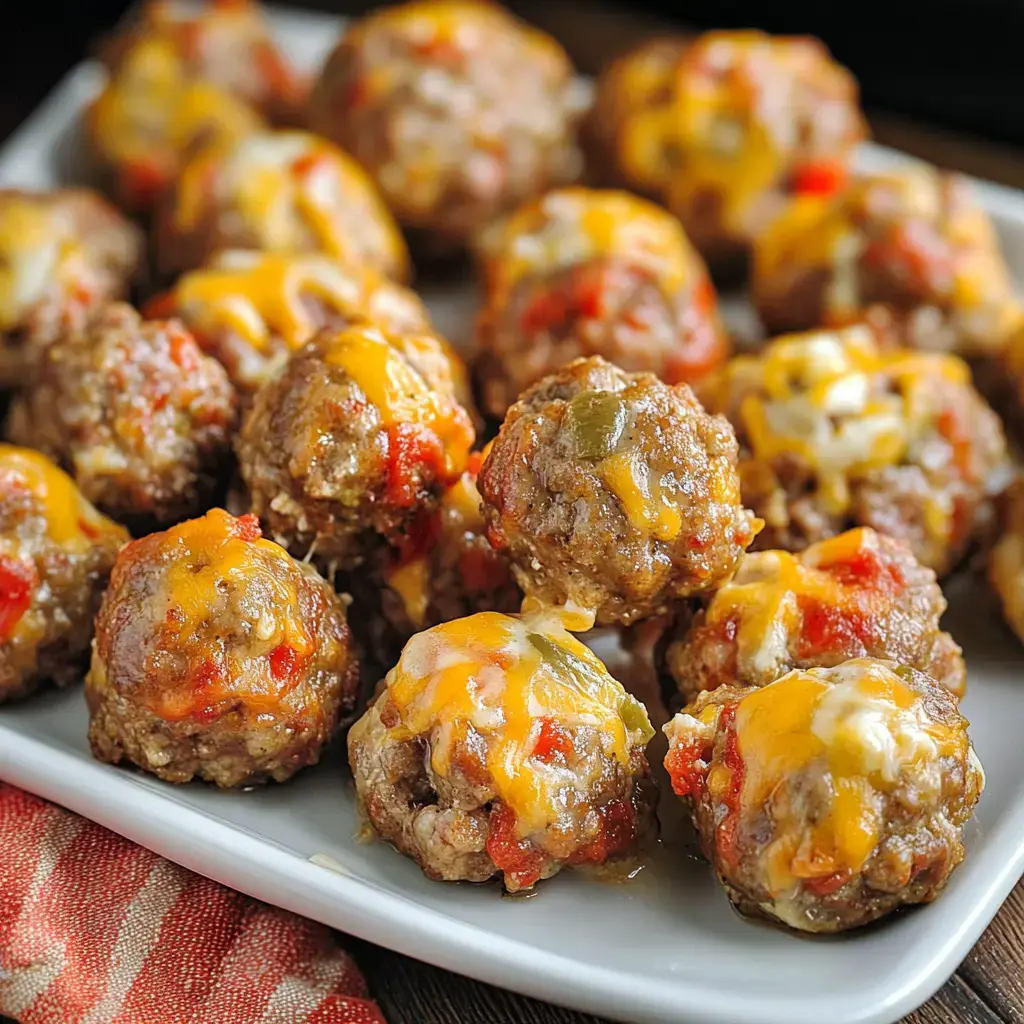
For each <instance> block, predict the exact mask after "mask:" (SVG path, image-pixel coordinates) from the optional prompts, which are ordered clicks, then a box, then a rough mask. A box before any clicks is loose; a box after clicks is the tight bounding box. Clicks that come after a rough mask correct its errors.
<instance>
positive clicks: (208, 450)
mask: <svg viewBox="0 0 1024 1024" xmlns="http://www.w3.org/2000/svg"><path fill="white" fill-rule="evenodd" d="M235 419H236V412H235V400H234V394H233V392H232V389H231V383H230V381H229V380H228V378H227V374H226V373H225V372H224V369H223V368H222V367H221V366H220V364H219V363H217V361H216V360H214V359H211V358H210V357H209V356H206V355H203V353H202V351H201V350H200V348H199V347H198V346H197V345H196V343H195V341H194V339H193V338H192V336H191V335H190V334H189V333H188V331H186V330H185V329H184V328H183V327H182V326H181V324H180V323H178V322H177V321H176V320H143V319H142V318H141V317H140V316H139V314H138V313H136V312H135V310H134V309H132V308H131V306H127V305H125V304H124V303H114V304H112V305H110V306H108V307H106V308H105V309H104V310H102V311H101V312H100V313H98V314H97V315H96V317H95V318H94V319H93V321H92V322H91V323H90V324H89V326H88V328H87V329H85V330H84V331H83V332H82V333H81V334H78V335H68V336H66V337H64V338H62V339H61V340H60V341H57V342H55V343H54V344H53V345H51V346H50V348H49V349H48V350H47V351H46V354H45V356H44V358H43V359H42V361H41V363H40V366H39V370H38V373H37V374H36V378H35V380H34V381H33V382H32V384H31V386H30V387H28V388H27V389H26V390H25V391H24V392H23V393H22V394H21V395H19V396H18V397H17V398H16V399H15V401H14V404H13V406H12V408H11V413H10V419H9V422H8V430H7V432H8V436H9V437H10V438H11V439H12V440H14V441H17V442H18V443H21V444H31V445H32V446H33V447H35V448H39V449H40V450H41V451H44V452H45V453H46V454H47V455H49V456H50V457H51V458H53V459H54V461H56V462H59V463H61V464H62V465H63V466H64V467H65V468H66V469H67V470H68V471H69V472H70V473H71V474H72V475H73V476H74V477H75V480H76V481H77V483H78V486H79V487H81V488H82V492H83V493H84V494H85V496H86V497H87V498H88V499H89V500H90V501H93V502H95V503H96V504H97V505H99V506H100V507H101V508H102V509H104V511H106V512H109V513H110V514H111V515H112V516H115V517H116V518H118V519H119V520H123V521H125V522H132V523H137V524H143V525H150V524H152V523H153V522H156V523H168V522H174V521H176V520H178V519H182V518H184V517H185V516H188V515H194V514H196V513H198V512H202V511H204V510H205V508H206V507H207V506H206V503H207V501H208V500H209V499H210V498H211V496H212V495H213V493H214V491H215V489H216V487H217V485H218V483H219V482H220V477H221V476H222V474H223V471H224V470H225V469H226V468H227V466H228V465H229V464H230V457H231V433H232V430H233V428H234V425H235Z"/></svg>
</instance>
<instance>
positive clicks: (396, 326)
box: [147, 249, 468, 401]
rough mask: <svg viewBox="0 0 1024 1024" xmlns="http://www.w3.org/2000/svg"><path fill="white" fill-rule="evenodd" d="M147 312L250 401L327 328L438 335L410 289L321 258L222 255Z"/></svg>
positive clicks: (373, 273) (184, 279)
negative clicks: (185, 334) (375, 327)
mask: <svg viewBox="0 0 1024 1024" xmlns="http://www.w3.org/2000/svg"><path fill="white" fill-rule="evenodd" d="M147 312H149V313H151V314H155V315H160V316H176V317H178V318H180V319H181V320H182V321H183V322H184V324H185V325H186V326H187V327H188V329H189V330H190V331H192V332H193V333H194V334H195V336H196V340H197V341H198V342H199V344H200V345H201V346H202V347H203V349H205V350H206V351H207V352H208V353H210V355H212V356H215V357H216V358H217V359H218V360H219V361H220V362H221V364H222V365H223V366H224V368H225V369H226V370H227V372H228V376H229V377H230V378H231V382H232V383H233V384H234V385H235V388H236V389H237V390H238V392H239V394H240V395H241V396H242V397H243V398H244V399H245V400H246V401H248V400H249V399H251V397H252V396H253V395H254V394H255V393H256V391H257V390H258V389H259V387H260V386H261V385H262V384H265V383H266V382H267V381H268V380H269V379H270V378H271V377H273V376H274V375H275V374H276V373H277V372H278V371H279V370H280V369H281V367H282V366H283V365H284V363H285V362H286V361H287V359H288V356H289V354H290V353H292V352H295V351H297V350H298V349H300V348H302V346H303V345H305V344H306V343H307V342H308V341H310V339H311V338H312V337H313V336H314V335H315V334H316V333H317V331H319V330H320V329H322V328H324V327H333V328H340V327H344V326H345V325H346V324H350V323H353V322H355V321H358V320H363V319H365V320H371V321H373V322H374V323H377V324H379V325H380V326H381V327H383V328H384V329H385V330H389V331H397V332H399V333H401V332H405V331H409V332H418V333H425V332H428V331H429V330H430V319H429V317H428V315H427V311H426V309H425V308H424V306H423V303H422V302H421V301H420V300H419V298H418V297H417V296H416V295H415V294H414V293H413V292H411V291H409V289H407V288H403V287H402V286H401V285H399V284H395V283H394V282H393V281H391V280H389V279H388V278H386V277H383V276H382V275H381V274H379V273H377V272H376V271H372V270H367V269H363V268H360V267H358V266H355V265H348V264H344V263H341V262H340V261H338V260H336V259H333V258H332V257H330V256H323V255H320V254H318V253H312V254H302V253H262V252H254V251H252V250H242V249H236V250H230V251H225V252H221V253H218V254H217V255H216V256H214V257H213V259H212V260H211V261H210V262H209V263H207V264H206V265H205V266H204V267H201V268H200V269H198V270H194V271H192V272H191V273H189V274H185V276H184V277H182V278H181V279H180V280H179V281H178V283H177V284H176V285H175V286H174V287H173V288H172V289H171V290H170V291H169V292H167V293H165V294H164V295H161V296H159V297H157V298H156V299H154V300H153V301H152V302H151V303H150V305H149V306H148V307H147ZM467 390H468V388H467Z"/></svg>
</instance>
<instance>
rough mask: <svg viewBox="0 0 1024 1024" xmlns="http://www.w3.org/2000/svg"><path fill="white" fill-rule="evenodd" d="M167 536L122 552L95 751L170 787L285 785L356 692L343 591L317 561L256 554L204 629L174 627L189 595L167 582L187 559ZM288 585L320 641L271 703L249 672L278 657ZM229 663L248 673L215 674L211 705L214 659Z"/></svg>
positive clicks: (91, 700) (98, 677)
mask: <svg viewBox="0 0 1024 1024" xmlns="http://www.w3.org/2000/svg"><path fill="white" fill-rule="evenodd" d="M166 537H167V535H166V534H151V535H150V536H149V537H146V538H144V539H142V540H140V541H136V542H134V543H133V544H131V545H129V547H127V548H126V549H125V550H124V552H123V553H122V555H121V558H120V559H119V560H118V563H117V565H116V567H115V569H114V573H113V576H112V578H111V583H110V589H109V590H108V591H107V593H106V595H105V597H104V600H103V605H102V608H101V610H100V614H99V616H98V618H97V620H96V643H95V645H94V650H93V659H92V667H91V669H90V671H89V675H88V677H87V679H86V699H87V702H88V705H89V713H90V723H89V740H90V743H91V744H92V750H93V754H94V755H95V756H96V757H97V758H99V759H100V760H102V761H108V762H110V763H112V764H117V763H120V762H122V761H128V762H131V763H133V764H135V765H137V766H138V767H140V768H143V769H145V770H146V771H150V772H152V773H153V774H155V775H157V776H158V777H159V778H161V779H163V780H164V781H166V782H188V781H189V780H190V779H192V778H194V777H195V778H200V779H205V780H207V781H210V782H214V783H216V784H217V785H218V786H222V787H234V786H244V785H251V784H254V783H259V782H265V781H267V780H269V779H273V780H275V781H277V782H284V781H285V780H286V779H288V778H290V777H291V776H292V775H293V774H295V772H297V771H298V770H299V769H301V768H303V767H305V766H306V765H311V764H316V763H317V761H318V760H319V759H320V756H321V754H322V752H323V749H324V747H325V746H326V745H327V744H328V743H329V742H330V740H331V738H332V737H333V736H334V734H335V732H336V731H337V729H338V726H339V725H340V724H341V723H343V722H344V721H345V719H346V718H347V717H348V715H349V713H350V712H351V710H352V708H353V707H354V705H355V700H356V691H357V688H358V666H357V662H356V658H355V655H354V650H353V644H352V639H351V635H350V631H349V627H348V625H347V624H346V616H345V607H344V604H343V602H342V600H341V598H339V597H338V595H336V594H335V592H334V590H333V588H331V586H330V585H329V584H328V583H327V582H326V581H325V580H324V579H322V578H321V577H320V576H319V575H317V573H316V572H315V571H314V570H313V569H312V568H310V567H309V566H307V565H303V564H302V563H299V562H295V561H294V560H292V559H290V558H287V557H285V558H280V557H269V556H267V555H265V554H264V553H263V552H253V553H252V554H251V555H250V556H247V557H246V559H245V561H244V563H243V564H242V565H241V566H240V567H238V568H237V569H236V570H234V571H232V573H231V574H230V577H223V578H222V579H221V580H220V581H219V582H218V584H217V592H218V598H217V601H216V604H215V605H214V606H212V607H210V608H209V609H208V614H207V617H206V618H205V619H204V620H203V621H202V623H201V624H200V625H199V627H198V628H197V629H195V630H193V631H192V632H190V633H185V632H179V633H174V632H172V631H171V630H169V629H168V625H167V624H168V623H171V622H173V621H175V616H176V614H177V613H176V612H175V608H176V607H177V604H176V602H177V601H178V600H179V597H178V595H176V594H174V593H173V592H172V591H171V590H170V588H169V584H168V577H169V575H170V574H171V573H172V572H173V570H174V567H175V565H176V563H177V561H178V560H179V559H180V558H181V557H183V556H182V554H181V552H180V549H179V548H178V547H177V546H176V545H175V544H174V543H173V542H168V541H167V539H166ZM192 568H193V570H195V571H198V569H199V568H200V566H199V565H198V564H197V565H196V566H193V567H192ZM282 591H284V592H286V593H287V594H288V595H289V596H290V597H292V596H294V600H295V606H296V608H297V615H298V617H299V619H300V622H301V625H302V627H303V629H304V630H305V631H306V632H307V633H308V635H309V637H310V640H311V648H310V651H309V653H308V655H307V656H305V657H302V658H300V659H299V660H298V661H297V662H296V663H291V662H287V663H286V669H287V671H288V672H289V673H290V674H291V678H290V680H289V683H288V686H282V688H281V690H280V692H279V693H277V694H275V695H273V699H272V700H271V699H270V698H268V697H267V695H266V694H256V696H255V698H253V697H252V696H251V695H250V694H248V693H246V686H247V684H248V683H249V682H250V680H249V679H248V678H247V673H251V672H252V671H253V668H252V666H253V665H254V663H255V662H256V661H258V660H259V659H261V658H266V657H270V658H271V659H272V658H273V652H272V651H267V650H265V648H267V641H265V640H264V636H265V635H266V634H267V633H269V632H270V631H271V630H272V628H273V627H274V625H275V624H277V619H276V616H277V615H278V614H279V613H280V604H279V602H280V599H281V594H282ZM224 664H228V665H235V666H241V668H239V669H237V672H238V674H237V676H234V677H229V678H223V677H222V676H218V677H217V680H218V682H219V685H220V687H221V691H220V692H219V693H217V694H216V699H215V702H214V704H213V705H212V706H206V704H205V702H206V700H207V699H208V698H207V697H206V696H205V694H207V693H208V692H209V691H208V689H207V687H208V686H209V685H210V684H209V677H210V675H211V670H209V669H208V668H207V666H209V665H220V666H222V665H224ZM182 707H184V710H181V708H182ZM168 708H176V709H178V710H177V712H176V713H175V714H173V715H172V714H170V713H169V712H168V710H167V709H168Z"/></svg>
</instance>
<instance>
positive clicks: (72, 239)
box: [0, 188, 142, 385]
mask: <svg viewBox="0 0 1024 1024" xmlns="http://www.w3.org/2000/svg"><path fill="white" fill-rule="evenodd" d="M141 259H142V234H141V232H140V231H139V230H138V228H136V227H135V226H134V225H132V224H130V223H129V222H128V221H127V220H125V219H124V217H122V216H121V214H119V213H118V212H117V211H116V210H115V209H114V208H113V207H112V206H110V205H109V204H108V203H107V202H106V201H105V200H103V199H101V198H100V197H99V196H98V195H96V193H94V192H91V191H89V190H88V189H81V188H69V189H57V190H55V191H53V192H24V191H21V190H19V189H0V267H2V268H3V274H0V384H17V385H20V384H22V383H24V378H25V373H26V371H27V370H28V369H29V368H30V366H31V365H32V364H33V363H34V362H35V361H36V360H37V359H38V356H39V353H40V352H41V351H42V350H43V349H45V347H46V346H47V345H49V344H50V343H51V342H52V341H53V340H54V339H55V338H57V337H58V336H60V335H61V334H62V333H64V332H66V331H75V330H78V329H80V328H81V327H82V325H83V324H84V323H85V322H86V320H87V319H88V317H89V316H90V315H91V314H92V313H93V312H94V311H95V309H96V308H97V307H98V306H99V305H101V304H102V303H104V302H107V301H108V300H110V299H117V298H121V297H123V296H124V295H125V294H127V292H128V286H129V282H130V280H131V278H132V277H133V276H134V275H135V273H136V270H137V269H138V267H139V264H140V262H141Z"/></svg>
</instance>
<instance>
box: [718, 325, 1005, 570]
mask: <svg viewBox="0 0 1024 1024" xmlns="http://www.w3.org/2000/svg"><path fill="white" fill-rule="evenodd" d="M701 397H702V398H703V399H704V401H705V404H706V405H707V406H708V408H709V409H710V410H712V411H714V412H721V413H724V414H725V415H726V416H728V417H729V419H730V421H731V422H732V424H733V426H734V427H735V428H736V435H737V437H738V439H739V443H740V477H741V479H742V482H743V500H744V502H745V503H746V504H747V505H748V506H750V508H752V509H753V510H754V511H755V512H756V513H757V514H758V515H759V516H761V517H762V518H763V519H764V521H765V529H764V531H763V532H762V533H761V534H760V536H759V537H758V541H757V543H758V545H759V546H760V547H763V548H784V549H786V550H788V551H800V550H802V549H803V548H805V547H807V545H808V544H811V543H813V542H814V541H816V540H820V539H821V538H823V537H829V536H832V535H833V534H836V533H840V532H842V531H843V530H845V529H848V528H850V527H852V526H858V525H859V526H870V527H873V528H874V529H876V530H878V531H879V532H880V533H887V534H890V535H891V536H894V537H897V538H899V539H901V540H903V541H905V542H906V543H907V544H908V545H909V546H910V548H911V550H912V551H913V552H914V554H915V556H916V557H917V559H918V561H919V562H921V563H923V564H924V565H926V566H928V567H929V568H931V569H934V570H935V571H936V572H937V573H938V574H939V575H940V576H942V575H944V574H945V573H947V572H949V571H950V570H951V569H952V568H953V567H954V566H955V565H956V564H957V562H958V561H959V560H960V558H961V557H962V556H963V554H964V552H965V551H966V550H967V548H968V546H969V545H970V544H971V542H972V541H973V540H974V539H975V538H977V537H978V536H979V535H980V534H982V533H985V532H987V531H988V530H989V528H990V525H991V519H992V499H993V496H994V495H995V494H996V493H998V491H999V490H1000V489H1001V488H1002V486H1003V484H1004V482H1005V479H1006V474H1007V461H1006V458H1007V456H1006V443H1005V439H1004V437H1003V431H1002V427H1001V425H1000V422H999V419H998V417H997V416H996V415H995V413H994V412H993V411H992V410H991V409H990V408H989V407H988V405H986V404H985V402H984V401H983V399H982V398H981V397H980V396H979V395H978V393H977V392H976V391H975V390H974V388H973V386H972V385H971V374H970V371H969V370H968V368H967V366H966V364H965V363H963V362H962V361H961V360H960V359H958V358H957V357H955V356H951V355H945V354H940V353H926V352H915V351H911V350H909V349H901V348H896V349H880V348H879V346H878V344H877V342H876V340H875V338H874V336H873V334H872V333H871V331H870V330H869V329H868V328H867V327H864V326H858V327H849V328H846V329H844V330H839V331H835V332H828V331H821V332H812V333H808V334H794V335H788V336H785V337H781V338H777V339H775V340H774V341H772V342H770V343H769V344H768V345H767V346H766V347H765V349H764V350H763V351H762V352H760V353H758V354H757V355H753V356H740V357H738V358H736V359H734V360H733V361H732V362H731V363H730V364H729V365H728V366H727V367H726V368H725V370H724V371H722V373H721V374H719V375H717V376H716V378H715V379H714V380H713V381H711V382H709V385H708V387H707V388H706V389H705V390H703V391H702V394H701Z"/></svg>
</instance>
